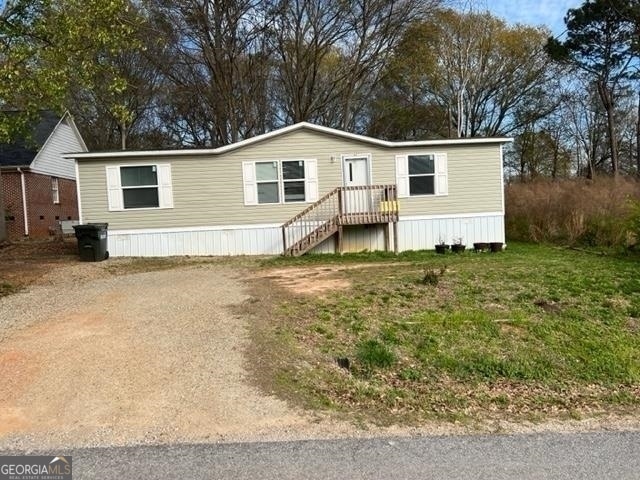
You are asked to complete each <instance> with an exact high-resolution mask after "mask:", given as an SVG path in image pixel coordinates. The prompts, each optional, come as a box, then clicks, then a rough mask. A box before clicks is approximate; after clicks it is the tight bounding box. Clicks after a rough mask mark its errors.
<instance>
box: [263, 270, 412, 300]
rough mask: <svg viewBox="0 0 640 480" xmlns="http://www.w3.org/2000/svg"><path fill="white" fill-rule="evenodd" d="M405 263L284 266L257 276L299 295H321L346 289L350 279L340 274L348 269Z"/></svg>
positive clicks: (349, 284)
mask: <svg viewBox="0 0 640 480" xmlns="http://www.w3.org/2000/svg"><path fill="white" fill-rule="evenodd" d="M394 265H407V263H404V262H402V263H401V262H392V263H390V262H387V263H356V264H348V265H330V266H321V267H285V268H276V269H270V270H265V271H264V272H262V273H261V274H260V275H259V277H260V278H265V279H268V280H271V281H273V282H274V283H275V284H276V285H278V286H279V287H283V288H285V289H287V290H288V291H290V292H293V293H295V294H299V295H314V296H315V295H317V296H322V295H323V294H325V293H328V292H332V291H336V290H342V289H347V288H349V287H350V286H351V281H350V280H349V279H347V278H345V277H344V276H343V275H341V273H342V272H344V271H348V270H361V269H364V268H380V267H391V266H394Z"/></svg>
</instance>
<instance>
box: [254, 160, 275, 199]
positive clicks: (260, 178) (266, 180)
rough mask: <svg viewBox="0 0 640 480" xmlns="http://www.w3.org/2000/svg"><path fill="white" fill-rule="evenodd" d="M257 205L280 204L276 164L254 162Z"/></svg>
mask: <svg viewBox="0 0 640 480" xmlns="http://www.w3.org/2000/svg"><path fill="white" fill-rule="evenodd" d="M256 186H257V188H258V203H280V195H279V190H280V189H279V182H278V162H256Z"/></svg>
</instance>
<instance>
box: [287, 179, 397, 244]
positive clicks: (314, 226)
mask: <svg viewBox="0 0 640 480" xmlns="http://www.w3.org/2000/svg"><path fill="white" fill-rule="evenodd" d="M397 222H398V195H397V188H396V186H395V185H364V186H357V187H336V188H335V189H333V190H332V191H330V192H329V193H327V194H326V195H324V196H323V197H322V198H321V199H320V200H318V201H317V202H316V203H314V204H313V205H310V206H309V207H307V208H306V209H304V210H303V211H302V212H300V213H299V214H297V215H296V216H295V217H293V218H292V219H291V220H289V221H288V222H286V223H285V224H283V225H282V240H283V245H284V255H296V256H297V255H303V254H304V253H306V252H308V251H309V250H311V249H312V248H313V247H315V246H316V245H318V244H319V243H321V242H323V241H324V240H326V239H327V238H329V237H330V236H332V235H336V250H337V251H339V252H342V228H343V226H345V225H376V224H387V225H388V228H387V229H386V230H385V247H386V249H387V250H389V244H390V241H389V238H390V234H391V232H390V229H391V228H392V226H393V229H394V238H397V235H396V233H397ZM394 243H397V242H394ZM396 248H397V246H396Z"/></svg>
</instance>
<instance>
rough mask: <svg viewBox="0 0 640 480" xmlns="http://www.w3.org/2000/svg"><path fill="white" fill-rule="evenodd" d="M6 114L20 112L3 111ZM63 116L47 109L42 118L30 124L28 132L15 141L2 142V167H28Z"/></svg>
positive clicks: (0, 164)
mask: <svg viewBox="0 0 640 480" xmlns="http://www.w3.org/2000/svg"><path fill="white" fill-rule="evenodd" d="M3 114H4V115H9V116H12V115H18V114H19V112H3ZM62 118H64V116H63V117H60V115H57V114H55V113H54V112H51V111H48V110H45V111H42V112H40V118H39V119H38V120H36V121H35V122H32V124H31V125H30V127H29V129H28V131H27V134H26V135H25V136H24V137H23V138H19V139H18V140H16V141H15V142H13V143H9V144H2V143H0V167H22V166H24V167H28V166H29V165H31V162H33V160H34V158H35V157H36V156H37V155H38V152H39V151H40V149H41V148H42V147H43V146H44V144H45V143H46V142H47V140H48V139H49V137H50V136H51V133H52V132H53V130H54V129H55V128H56V126H57V125H58V123H60V121H61V120H62Z"/></svg>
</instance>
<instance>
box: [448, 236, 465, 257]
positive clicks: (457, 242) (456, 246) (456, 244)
mask: <svg viewBox="0 0 640 480" xmlns="http://www.w3.org/2000/svg"><path fill="white" fill-rule="evenodd" d="M465 248H466V246H465V245H464V244H463V243H462V237H458V238H454V239H453V245H451V251H452V252H453V253H462V252H464V249H465Z"/></svg>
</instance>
